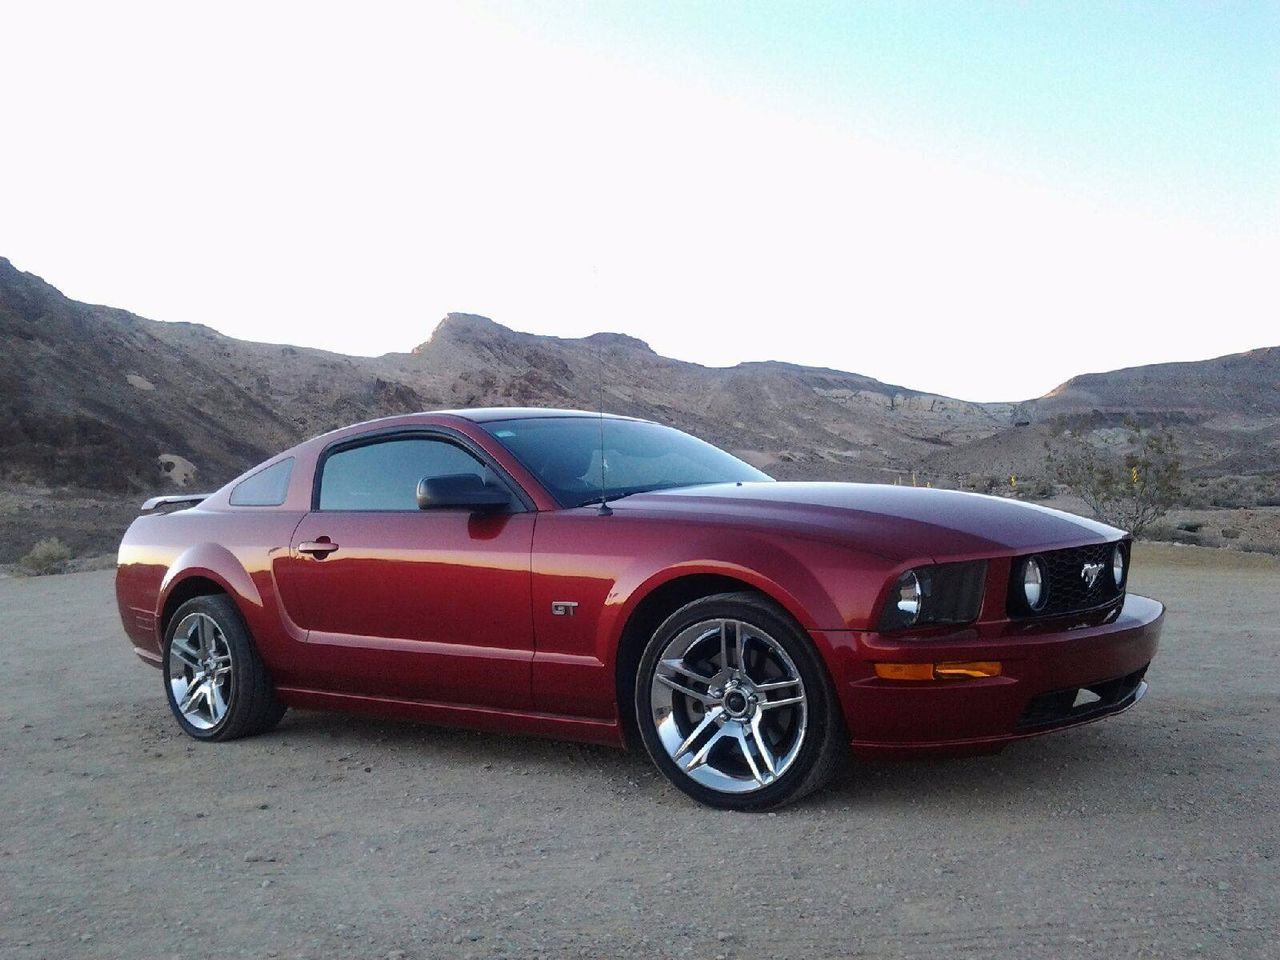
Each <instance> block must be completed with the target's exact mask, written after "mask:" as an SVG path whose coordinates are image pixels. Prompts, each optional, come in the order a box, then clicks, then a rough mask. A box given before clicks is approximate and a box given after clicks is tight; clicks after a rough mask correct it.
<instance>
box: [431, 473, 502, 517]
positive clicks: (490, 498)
mask: <svg viewBox="0 0 1280 960" xmlns="http://www.w3.org/2000/svg"><path fill="white" fill-rule="evenodd" d="M510 505H511V494H509V493H508V492H507V491H506V490H504V489H502V488H501V487H491V486H489V485H488V484H487V483H485V482H484V480H482V479H481V478H480V477H478V476H477V475H476V474H474V473H451V474H448V475H447V476H443V477H423V478H422V479H421V480H419V481H418V509H419V510H439V509H446V508H449V509H454V510H459V509H463V510H501V509H503V508H504V507H508V506H510Z"/></svg>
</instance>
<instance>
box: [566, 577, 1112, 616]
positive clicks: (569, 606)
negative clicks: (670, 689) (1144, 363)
mask: <svg viewBox="0 0 1280 960" xmlns="http://www.w3.org/2000/svg"><path fill="white" fill-rule="evenodd" d="M1098 569H1099V570H1101V569H1102V566H1101V564H1099V566H1098ZM577 609H578V601H577V600H552V601H551V615H552V616H553V617H572V616H573V611H575V610H577Z"/></svg>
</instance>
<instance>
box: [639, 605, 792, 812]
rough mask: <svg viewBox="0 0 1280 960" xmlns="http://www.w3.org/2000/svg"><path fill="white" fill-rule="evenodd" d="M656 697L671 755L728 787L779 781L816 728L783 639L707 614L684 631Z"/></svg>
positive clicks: (656, 718)
mask: <svg viewBox="0 0 1280 960" xmlns="http://www.w3.org/2000/svg"><path fill="white" fill-rule="evenodd" d="M649 699H650V705H651V714H650V716H651V719H652V722H653V724H654V729H655V730H656V731H657V734H658V739H659V740H660V741H661V743H662V746H663V748H664V749H665V750H666V751H667V756H669V757H670V758H671V759H672V761H673V762H674V763H675V765H676V766H677V767H679V768H680V770H682V771H683V772H684V773H685V774H686V775H687V776H689V777H690V778H692V779H693V780H694V781H696V782H697V783H700V784H702V785H703V786H704V787H707V788H709V789H711V790H716V791H719V792H721V793H750V792H752V791H754V790H759V789H761V788H763V787H766V786H768V785H769V784H771V783H775V782H777V780H778V779H779V778H780V777H782V776H783V775H785V774H786V772H787V770H788V769H790V767H791V765H792V764H793V763H794V762H795V760H796V757H797V756H799V754H800V747H801V746H802V745H803V743H804V737H805V731H806V730H807V728H808V704H807V702H806V700H805V690H804V682H803V681H802V680H801V679H800V671H799V670H797V669H796V665H795V663H794V662H793V661H792V659H791V657H789V656H788V655H787V652H786V650H784V649H783V648H782V645H781V644H780V643H778V641H777V640H775V639H774V638H773V637H771V636H769V634H767V633H765V632H764V631H763V630H761V629H759V628H758V627H754V626H752V625H751V624H749V623H745V622H743V621H741V620H721V619H716V620H704V621H701V622H699V623H695V624H693V625H692V626H689V627H686V628H685V629H684V630H682V631H680V633H678V634H676V636H675V638H674V639H672V641H671V642H670V643H669V644H667V646H666V649H664V650H663V651H662V655H661V656H660V657H659V659H658V662H657V665H656V667H655V669H654V674H653V680H652V683H651V687H650V697H649Z"/></svg>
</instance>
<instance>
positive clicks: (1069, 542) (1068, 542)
mask: <svg viewBox="0 0 1280 960" xmlns="http://www.w3.org/2000/svg"><path fill="white" fill-rule="evenodd" d="M614 507H615V509H617V510H619V511H621V512H623V513H626V514H635V515H655V514H656V515H663V516H671V517H677V518H679V519H681V520H684V521H687V522H696V521H697V520H698V519H702V520H706V521H712V522H727V523H733V524H741V525H745V526H750V527H752V528H756V529H773V530H777V531H778V532H792V533H795V534H799V535H805V536H819V537H821V538H823V539H836V540H839V541H841V542H843V543H847V544H848V545H849V546H851V547H854V548H857V549H860V550H864V551H867V552H869V553H875V554H877V555H879V556H882V557H886V558H889V559H892V560H910V559H916V558H931V559H933V560H938V561H941V560H945V559H947V558H958V557H972V556H983V555H985V556H998V555H1000V554H1020V553H1032V552H1038V551H1042V550H1053V549H1058V548H1062V547H1071V546H1080V545H1083V544H1090V543H1104V542H1107V541H1109V540H1117V539H1120V538H1121V537H1123V536H1124V535H1125V534H1124V532H1123V531H1122V530H1117V529H1115V528H1114V527H1109V526H1107V525H1106V524H1102V523H1098V522H1096V521H1093V520H1088V519H1086V518H1084V517H1078V516H1075V515H1074V514H1070V513H1065V512H1063V511H1061V510H1052V509H1050V508H1048V507H1041V506H1037V505H1035V504H1030V503H1022V502H1020V501H1017V500H1006V499H1004V498H1002V497H991V496H984V495H982V494H977V493H964V492H962V491H958V490H934V489H929V488H924V487H900V486H888V485H884V484H870V483H795V482H778V483H765V482H761V483H742V484H735V483H722V484H707V485H704V486H697V487H680V488H676V489H672V490H655V491H653V492H651V493H642V494H634V495H632V496H629V497H625V498H623V499H621V500H618V501H616V502H615V503H614Z"/></svg>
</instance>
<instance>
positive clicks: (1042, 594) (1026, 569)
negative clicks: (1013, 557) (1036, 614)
mask: <svg viewBox="0 0 1280 960" xmlns="http://www.w3.org/2000/svg"><path fill="white" fill-rule="evenodd" d="M1022 597H1023V599H1024V600H1026V601H1027V607H1028V608H1029V609H1031V610H1039V609H1040V608H1041V607H1043V606H1044V603H1045V600H1047V599H1048V591H1047V590H1046V589H1045V585H1044V561H1043V560H1041V559H1040V558H1039V557H1028V558H1027V559H1026V560H1024V561H1023V562H1022Z"/></svg>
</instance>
